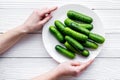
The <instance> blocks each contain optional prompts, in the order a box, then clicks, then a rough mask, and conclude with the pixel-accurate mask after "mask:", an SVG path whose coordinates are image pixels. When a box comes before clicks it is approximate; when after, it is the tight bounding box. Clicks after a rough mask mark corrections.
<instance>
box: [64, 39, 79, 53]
mask: <svg viewBox="0 0 120 80" xmlns="http://www.w3.org/2000/svg"><path fill="white" fill-rule="evenodd" d="M64 45H65V47H66V48H67V49H68V50H70V51H72V52H74V53H78V51H77V50H75V49H74V48H73V47H72V46H71V45H70V44H69V43H68V42H67V41H66V42H65V43H64Z"/></svg>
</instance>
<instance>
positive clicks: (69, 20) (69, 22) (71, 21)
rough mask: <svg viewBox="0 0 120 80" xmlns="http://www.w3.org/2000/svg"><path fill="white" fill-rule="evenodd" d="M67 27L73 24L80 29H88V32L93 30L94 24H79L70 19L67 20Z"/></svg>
mask: <svg viewBox="0 0 120 80" xmlns="http://www.w3.org/2000/svg"><path fill="white" fill-rule="evenodd" d="M64 23H65V25H66V26H68V27H70V26H71V24H72V23H74V24H78V25H79V26H80V27H82V28H85V29H88V30H92V29H93V25H92V24H85V23H78V22H76V21H73V20H71V19H69V18H67V19H65V21H64Z"/></svg>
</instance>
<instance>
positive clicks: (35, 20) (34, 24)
mask: <svg viewBox="0 0 120 80" xmlns="http://www.w3.org/2000/svg"><path fill="white" fill-rule="evenodd" d="M56 9H57V7H52V8H44V9H42V10H35V11H34V12H33V13H32V14H31V15H30V16H29V18H28V19H27V20H26V21H25V23H24V24H23V27H22V29H23V31H24V32H26V33H31V32H35V31H39V30H41V29H42V27H43V25H44V24H45V23H46V22H47V21H49V20H50V19H51V17H52V16H51V12H53V11H55V10H56Z"/></svg>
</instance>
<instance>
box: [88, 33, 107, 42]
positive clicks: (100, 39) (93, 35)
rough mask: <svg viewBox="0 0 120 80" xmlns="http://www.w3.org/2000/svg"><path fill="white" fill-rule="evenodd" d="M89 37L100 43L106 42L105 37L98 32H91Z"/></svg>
mask: <svg viewBox="0 0 120 80" xmlns="http://www.w3.org/2000/svg"><path fill="white" fill-rule="evenodd" d="M88 37H89V39H91V40H93V41H95V42H97V43H100V44H102V43H104V41H105V38H104V37H102V36H101V35H99V34H96V33H90V34H89V36H88Z"/></svg>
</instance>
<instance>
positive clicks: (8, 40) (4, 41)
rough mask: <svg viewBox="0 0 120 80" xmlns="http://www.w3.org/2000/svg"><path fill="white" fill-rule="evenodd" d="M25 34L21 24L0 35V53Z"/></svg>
mask: <svg viewBox="0 0 120 80" xmlns="http://www.w3.org/2000/svg"><path fill="white" fill-rule="evenodd" d="M25 35H26V33H25V31H24V29H23V26H19V27H16V28H14V29H12V30H9V31H7V32H6V33H4V34H2V35H0V54H2V53H3V52H5V51H6V50H8V49H9V48H10V47H12V46H13V45H14V44H15V43H16V42H17V41H19V40H20V39H21V38H22V37H23V36H25Z"/></svg>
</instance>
